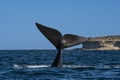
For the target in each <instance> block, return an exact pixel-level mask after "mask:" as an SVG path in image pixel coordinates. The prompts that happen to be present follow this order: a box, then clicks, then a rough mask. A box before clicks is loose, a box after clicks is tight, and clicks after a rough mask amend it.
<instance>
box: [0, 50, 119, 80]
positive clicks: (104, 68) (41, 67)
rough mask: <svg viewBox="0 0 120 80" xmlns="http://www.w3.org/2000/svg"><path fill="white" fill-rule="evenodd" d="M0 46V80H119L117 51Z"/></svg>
mask: <svg viewBox="0 0 120 80" xmlns="http://www.w3.org/2000/svg"><path fill="white" fill-rule="evenodd" d="M55 55H56V51H55V50H0V80H120V51H82V50H64V51H63V52H62V55H63V67H61V68H57V67H50V65H51V63H52V62H53V60H54V58H55Z"/></svg>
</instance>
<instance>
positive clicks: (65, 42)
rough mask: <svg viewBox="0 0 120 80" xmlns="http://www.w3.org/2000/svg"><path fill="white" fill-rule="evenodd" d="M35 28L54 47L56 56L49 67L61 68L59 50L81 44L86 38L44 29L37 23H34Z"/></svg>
mask: <svg viewBox="0 0 120 80" xmlns="http://www.w3.org/2000/svg"><path fill="white" fill-rule="evenodd" d="M36 26H37V28H38V29H39V31H41V33H42V34H43V35H44V36H45V37H46V38H47V39H48V40H49V41H50V42H51V43H52V44H53V45H54V46H55V47H56V49H57V55H56V57H55V59H54V61H53V63H52V65H51V67H61V66H62V54H61V50H62V49H64V48H67V47H71V46H74V45H78V44H81V43H82V42H85V41H86V40H87V38H85V37H82V36H77V35H73V34H66V35H64V36H62V34H61V33H60V32H59V31H58V30H56V29H53V28H49V27H46V26H44V25H41V24H39V23H36Z"/></svg>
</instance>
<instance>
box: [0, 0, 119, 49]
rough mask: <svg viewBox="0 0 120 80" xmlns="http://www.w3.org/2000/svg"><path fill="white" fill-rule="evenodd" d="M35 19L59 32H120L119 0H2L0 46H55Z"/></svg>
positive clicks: (32, 47)
mask: <svg viewBox="0 0 120 80" xmlns="http://www.w3.org/2000/svg"><path fill="white" fill-rule="evenodd" d="M35 22H38V23H41V24H43V25H46V26H49V27H52V28H55V29H58V30H59V31H60V32H61V33H62V34H66V33H71V34H77V35H82V36H85V37H91V36H92V37H96V36H107V35H120V0H1V1H0V50H3V49H54V46H53V45H52V44H51V43H50V42H49V41H48V40H47V39H46V38H45V37H44V36H43V35H42V34H41V33H40V32H39V31H38V29H37V28H36V26H35Z"/></svg>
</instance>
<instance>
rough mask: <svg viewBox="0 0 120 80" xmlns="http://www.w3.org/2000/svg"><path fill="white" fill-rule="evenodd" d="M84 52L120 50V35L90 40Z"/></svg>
mask: <svg viewBox="0 0 120 80" xmlns="http://www.w3.org/2000/svg"><path fill="white" fill-rule="evenodd" d="M82 50H120V35H116V36H104V37H91V38H88V40H87V41H86V42H84V43H83V44H82Z"/></svg>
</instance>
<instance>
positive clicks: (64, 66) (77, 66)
mask: <svg viewBox="0 0 120 80" xmlns="http://www.w3.org/2000/svg"><path fill="white" fill-rule="evenodd" d="M13 67H14V68H17V69H19V68H46V67H50V65H24V64H23V65H18V64H14V65H13ZM62 67H63V68H96V69H111V68H120V65H116V66H110V65H104V66H87V65H63V66H62Z"/></svg>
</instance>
